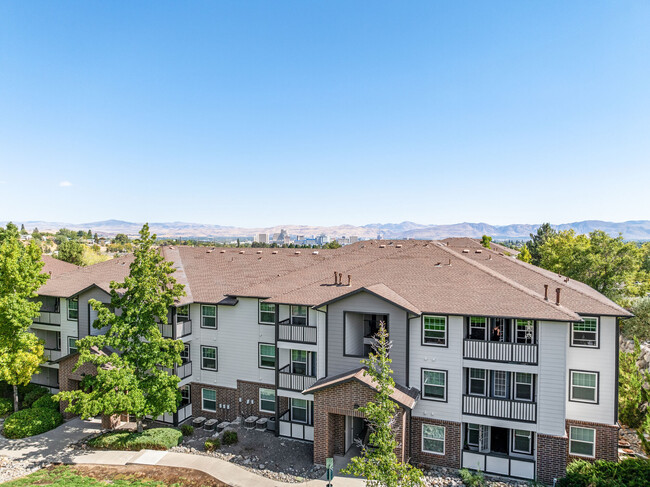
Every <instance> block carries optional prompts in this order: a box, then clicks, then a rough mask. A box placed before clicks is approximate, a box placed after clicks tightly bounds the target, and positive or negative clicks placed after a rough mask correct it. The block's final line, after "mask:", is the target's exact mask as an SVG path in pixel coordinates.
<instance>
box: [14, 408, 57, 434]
mask: <svg viewBox="0 0 650 487" xmlns="http://www.w3.org/2000/svg"><path fill="white" fill-rule="evenodd" d="M61 423H63V417H62V416H61V414H60V413H59V412H58V411H54V410H53V409H49V408H31V409H23V410H22V411H18V412H17V413H13V414H12V415H11V416H9V417H8V418H7V420H6V421H5V424H4V435H5V436H6V437H7V438H14V439H15V438H25V437H27V436H34V435H39V434H41V433H45V432H46V431H50V430H51V429H53V428H56V427H57V426H59V425H60V424H61Z"/></svg>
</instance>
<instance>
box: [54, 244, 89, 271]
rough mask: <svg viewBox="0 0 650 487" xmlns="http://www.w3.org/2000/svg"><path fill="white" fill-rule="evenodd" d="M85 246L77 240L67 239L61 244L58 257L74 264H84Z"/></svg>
mask: <svg viewBox="0 0 650 487" xmlns="http://www.w3.org/2000/svg"><path fill="white" fill-rule="evenodd" d="M83 254H84V246H83V245H82V244H80V243H79V242H77V241H76V240H66V241H65V242H61V244H60V245H59V253H58V255H57V258H58V259H59V260H62V261H64V262H69V263H70V264H74V265H83Z"/></svg>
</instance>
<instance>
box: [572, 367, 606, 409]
mask: <svg viewBox="0 0 650 487" xmlns="http://www.w3.org/2000/svg"><path fill="white" fill-rule="evenodd" d="M573 374H585V375H593V376H594V377H595V378H596V381H595V385H594V387H590V386H575V387H580V388H582V389H593V390H594V400H593V401H592V400H589V399H575V398H574V397H573V387H574V384H573ZM598 379H599V377H598V372H590V371H584V370H572V371H571V372H570V377H569V391H570V400H571V401H575V402H585V403H588V404H598Z"/></svg>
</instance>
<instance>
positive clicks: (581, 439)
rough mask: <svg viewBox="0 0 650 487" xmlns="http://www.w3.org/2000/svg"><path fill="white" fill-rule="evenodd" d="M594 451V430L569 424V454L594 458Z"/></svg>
mask: <svg viewBox="0 0 650 487" xmlns="http://www.w3.org/2000/svg"><path fill="white" fill-rule="evenodd" d="M595 452H596V430H595V429H592V428H580V427H578V426H571V428H570V430H569V454H571V455H577V456H579V457H588V458H594V456H595V455H594V454H595Z"/></svg>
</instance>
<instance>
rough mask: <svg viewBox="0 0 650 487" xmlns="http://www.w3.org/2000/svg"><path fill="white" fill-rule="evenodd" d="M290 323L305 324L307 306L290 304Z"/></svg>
mask: <svg viewBox="0 0 650 487" xmlns="http://www.w3.org/2000/svg"><path fill="white" fill-rule="evenodd" d="M291 324H292V325H306V324H307V306H291Z"/></svg>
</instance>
